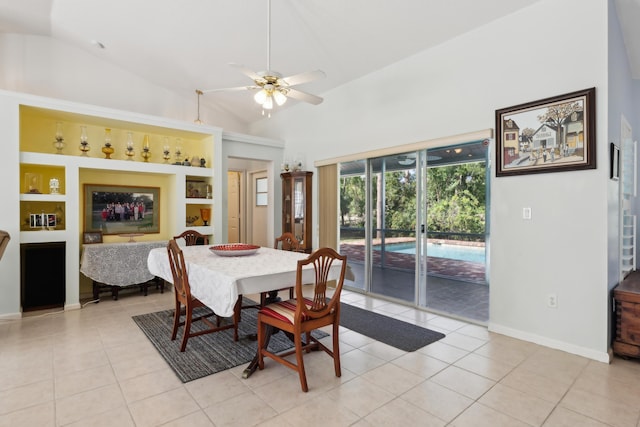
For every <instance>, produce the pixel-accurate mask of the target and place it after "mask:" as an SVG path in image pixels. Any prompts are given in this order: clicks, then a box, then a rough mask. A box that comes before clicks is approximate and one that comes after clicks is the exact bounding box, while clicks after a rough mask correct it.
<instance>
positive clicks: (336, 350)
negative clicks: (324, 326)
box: [332, 321, 342, 377]
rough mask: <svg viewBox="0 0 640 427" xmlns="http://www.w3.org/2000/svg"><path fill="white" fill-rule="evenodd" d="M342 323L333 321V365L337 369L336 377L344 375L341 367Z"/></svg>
mask: <svg viewBox="0 0 640 427" xmlns="http://www.w3.org/2000/svg"><path fill="white" fill-rule="evenodd" d="M339 329H340V325H339V323H338V321H336V322H334V323H333V348H332V350H333V366H334V368H335V370H336V377H341V376H342V370H341V369H340V340H339V339H338V330H339Z"/></svg>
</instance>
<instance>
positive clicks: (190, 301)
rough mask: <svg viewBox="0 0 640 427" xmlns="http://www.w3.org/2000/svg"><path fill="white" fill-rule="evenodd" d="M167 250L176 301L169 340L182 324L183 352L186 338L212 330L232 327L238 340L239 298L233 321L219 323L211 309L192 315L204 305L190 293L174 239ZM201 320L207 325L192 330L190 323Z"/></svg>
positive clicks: (187, 279) (181, 348)
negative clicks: (204, 327) (182, 318)
mask: <svg viewBox="0 0 640 427" xmlns="http://www.w3.org/2000/svg"><path fill="white" fill-rule="evenodd" d="M167 252H168V253H169V265H170V266H171V274H172V275H173V287H174V295H175V301H176V308H175V310H174V314H173V330H172V331H171V340H172V341H173V340H175V339H176V336H177V334H178V328H179V327H180V326H184V332H183V333H182V344H181V345H180V351H181V352H183V351H184V350H185V349H186V348H187V340H188V339H189V338H192V337H197V336H199V335H204V334H209V333H213V332H219V331H224V330H225V329H232V328H233V340H234V341H238V322H239V319H240V316H239V311H240V299H238V301H237V302H236V305H235V308H234V313H233V323H230V324H226V325H221V322H220V320H221V318H220V316H218V315H216V314H215V313H213V312H211V311H207V313H206V314H203V315H198V316H195V317H194V313H193V312H194V310H195V309H196V308H198V307H206V306H205V305H204V304H203V303H202V301H200V300H199V299H197V298H195V297H194V296H193V295H191V287H190V286H189V275H188V274H187V267H186V264H185V262H184V255H183V253H182V250H181V249H180V247H179V246H178V243H177V242H176V240H175V239H171V240H169V244H168V245H167ZM182 306H184V307H185V310H184V316H185V319H184V321H180V317H181V314H180V312H181V311H182V310H181V308H182ZM214 316H215V318H216V321H215V323H213V322H212V321H210V320H209V318H210V317H214ZM197 321H202V322H203V323H204V324H206V325H207V327H208V328H207V329H204V330H199V331H195V332H192V331H191V325H192V323H193V322H197Z"/></svg>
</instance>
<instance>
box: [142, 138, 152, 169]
mask: <svg viewBox="0 0 640 427" xmlns="http://www.w3.org/2000/svg"><path fill="white" fill-rule="evenodd" d="M143 141H144V142H143V143H142V153H140V155H141V156H142V158H143V159H144V161H145V162H148V161H149V157H151V151H150V150H151V148H150V147H149V135H145V136H144V140H143Z"/></svg>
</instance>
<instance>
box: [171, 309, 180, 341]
mask: <svg viewBox="0 0 640 427" xmlns="http://www.w3.org/2000/svg"><path fill="white" fill-rule="evenodd" d="M180 305H181V304H180V302H179V301H177V300H176V308H175V310H173V331H172V332H171V341H173V340H175V339H176V335H178V326H179V325H180V311H181V307H180Z"/></svg>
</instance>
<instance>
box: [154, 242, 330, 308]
mask: <svg viewBox="0 0 640 427" xmlns="http://www.w3.org/2000/svg"><path fill="white" fill-rule="evenodd" d="M182 251H183V254H184V259H185V263H186V265H187V273H188V274H189V284H190V285H191V293H192V294H193V296H195V297H196V298H198V299H199V300H200V301H202V302H203V303H204V304H206V305H207V306H208V307H210V308H211V309H212V310H213V311H214V312H215V313H217V314H218V315H220V316H226V317H229V316H231V315H232V314H233V307H234V305H235V303H236V301H237V299H238V295H242V294H245V295H246V294H255V293H260V292H266V291H270V290H272V289H281V288H285V287H287V286H294V285H295V283H296V269H297V267H298V260H300V259H305V258H306V257H308V255H307V254H305V253H299V252H289V251H282V250H276V249H271V248H264V247H262V248H260V249H258V251H257V252H256V253H255V254H253V255H247V256H239V257H224V256H218V255H216V254H214V253H212V252H211V251H210V250H209V247H208V246H202V245H200V246H186V247H183V248H182ZM340 265H341V264H340V263H339V262H337V263H334V266H333V267H337V268H332V272H333V271H334V270H335V271H337V272H338V273H339V266H340ZM148 267H149V271H151V272H152V273H153V274H155V275H156V276H159V277H162V278H163V279H165V280H166V281H168V282H171V283H173V276H172V274H171V267H170V266H169V255H168V253H167V249H166V248H162V249H153V250H152V251H151V252H149V258H148ZM336 276H337V274H336ZM303 280H304V282H309V283H311V282H313V281H314V272H313V267H312V266H311V265H309V266H308V268H305V271H304V273H303Z"/></svg>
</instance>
